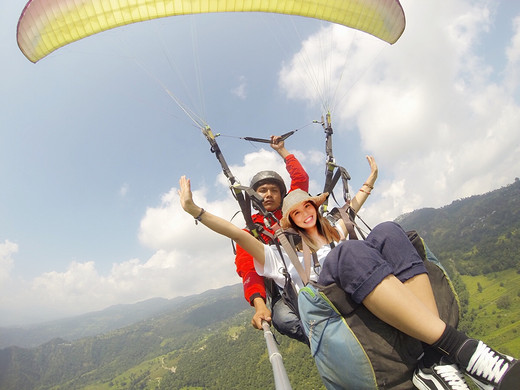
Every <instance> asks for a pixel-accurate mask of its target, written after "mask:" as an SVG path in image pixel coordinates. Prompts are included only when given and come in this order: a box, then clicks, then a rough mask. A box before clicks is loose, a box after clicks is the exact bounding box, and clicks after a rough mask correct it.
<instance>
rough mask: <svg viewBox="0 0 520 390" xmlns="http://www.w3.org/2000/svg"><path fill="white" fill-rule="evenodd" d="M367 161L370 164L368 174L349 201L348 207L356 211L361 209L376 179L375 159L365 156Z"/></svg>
mask: <svg viewBox="0 0 520 390" xmlns="http://www.w3.org/2000/svg"><path fill="white" fill-rule="evenodd" d="M367 161H368V164H369V165H370V175H369V176H368V178H367V179H366V181H365V183H364V184H363V185H362V186H361V188H360V189H359V191H358V193H357V194H356V196H354V198H352V201H351V202H350V207H352V209H353V210H354V211H355V212H356V213H357V212H358V211H359V210H360V209H361V207H362V206H363V204H364V203H365V201H366V200H367V198H368V195H370V192H371V191H372V190H373V189H374V184H375V182H376V180H377V173H378V168H377V164H376V160H375V159H374V157H372V156H367Z"/></svg>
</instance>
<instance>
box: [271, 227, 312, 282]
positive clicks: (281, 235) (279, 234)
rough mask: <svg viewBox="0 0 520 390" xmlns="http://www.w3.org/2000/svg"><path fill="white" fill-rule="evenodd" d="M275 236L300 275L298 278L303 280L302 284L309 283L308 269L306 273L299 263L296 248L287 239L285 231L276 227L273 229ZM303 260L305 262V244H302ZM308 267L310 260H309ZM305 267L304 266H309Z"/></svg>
mask: <svg viewBox="0 0 520 390" xmlns="http://www.w3.org/2000/svg"><path fill="white" fill-rule="evenodd" d="M275 237H276V238H278V241H280V244H281V245H282V247H283V249H284V250H285V252H286V253H287V256H289V259H290V260H291V263H292V265H293V266H294V268H295V269H296V271H297V272H298V275H300V278H301V280H302V282H303V284H304V285H305V284H307V283H309V275H310V269H309V271H308V272H309V274H307V272H306V270H305V269H304V268H303V266H302V263H300V259H299V258H298V255H297V253H296V250H295V249H294V247H293V246H292V245H291V243H290V242H289V240H288V239H287V236H286V235H285V232H284V231H283V229H276V231H275ZM304 262H305V246H304ZM309 267H310V262H309ZM309 267H307V266H306V267H305V268H309Z"/></svg>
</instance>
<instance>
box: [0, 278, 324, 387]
mask: <svg viewBox="0 0 520 390" xmlns="http://www.w3.org/2000/svg"><path fill="white" fill-rule="evenodd" d="M250 318H251V308H250V307H249V305H248V304H247V302H246V301H245V300H244V298H243V296H242V288H241V285H236V286H231V287H226V288H223V289H219V290H213V291H210V292H207V293H204V294H201V295H196V296H192V297H187V298H186V299H184V300H183V302H182V303H180V304H178V305H176V307H175V309H173V310H171V311H169V312H166V313H163V314H160V315H157V316H153V317H151V318H149V319H147V320H144V321H140V322H137V323H135V324H133V325H131V326H127V327H124V328H121V329H118V330H114V331H111V332H108V333H104V334H101V335H98V336H94V337H87V338H83V339H80V340H77V341H70V340H65V339H63V338H57V339H54V340H52V341H50V342H47V343H45V344H43V345H41V346H39V347H37V348H31V349H25V348H19V347H9V348H5V349H3V350H0V389H10V390H11V389H12V390H15V389H16V390H24V389H27V390H35V389H51V388H52V389H54V390H59V389H62V390H70V389H84V388H89V389H168V390H170V389H180V388H183V387H185V386H188V387H186V388H205V389H223V388H225V389H233V388H235V389H248V388H252V384H254V388H272V386H273V376H272V369H271V366H270V363H269V360H268V357H267V353H266V345H265V340H264V337H263V334H262V332H261V331H258V330H255V329H253V328H252V327H251V325H250ZM280 339H281V340H282V345H281V346H280V348H281V351H282V354H284V355H286V356H284V362H285V365H286V367H287V369H288V370H289V371H290V377H291V382H292V383H293V384H294V387H295V388H302V389H303V388H305V389H307V388H308V389H312V388H314V389H321V388H322V385H321V379H320V378H319V376H318V374H317V372H316V369H315V367H314V362H313V360H312V358H311V357H310V355H309V349H308V348H307V347H306V346H304V345H303V344H301V343H297V342H294V341H290V340H288V339H285V338H283V337H281V338H280Z"/></svg>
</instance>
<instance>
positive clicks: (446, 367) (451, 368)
mask: <svg viewBox="0 0 520 390" xmlns="http://www.w3.org/2000/svg"><path fill="white" fill-rule="evenodd" d="M412 382H413V384H414V385H415V387H417V388H418V389H420V390H431V389H435V390H470V389H469V387H468V384H467V383H466V381H465V379H464V374H463V373H462V372H461V371H460V370H459V367H458V366H457V365H456V364H434V365H433V366H432V367H429V368H426V367H424V365H423V364H422V362H421V363H419V365H418V366H417V368H416V369H415V372H414V374H413V378H412Z"/></svg>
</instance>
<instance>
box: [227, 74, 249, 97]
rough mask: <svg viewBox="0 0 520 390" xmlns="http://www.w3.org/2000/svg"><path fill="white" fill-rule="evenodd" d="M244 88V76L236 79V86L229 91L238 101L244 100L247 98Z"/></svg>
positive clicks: (245, 81) (245, 82)
mask: <svg viewBox="0 0 520 390" xmlns="http://www.w3.org/2000/svg"><path fill="white" fill-rule="evenodd" d="M246 88H247V80H246V78H245V76H240V77H239V78H238V86H236V87H235V88H233V89H232V90H231V93H232V94H233V95H235V96H236V97H238V98H239V99H242V100H245V99H246V98H247V93H246Z"/></svg>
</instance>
